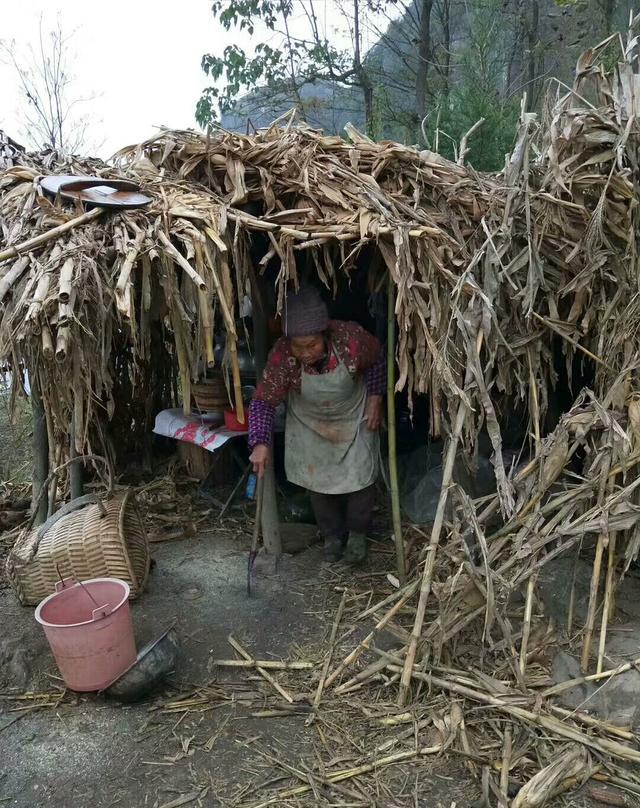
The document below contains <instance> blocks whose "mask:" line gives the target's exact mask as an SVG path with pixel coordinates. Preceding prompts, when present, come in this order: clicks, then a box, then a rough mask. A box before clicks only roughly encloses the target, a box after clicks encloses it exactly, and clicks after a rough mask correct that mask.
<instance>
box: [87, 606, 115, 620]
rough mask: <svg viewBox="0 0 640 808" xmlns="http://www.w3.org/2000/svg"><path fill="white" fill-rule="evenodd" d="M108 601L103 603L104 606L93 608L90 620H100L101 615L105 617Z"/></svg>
mask: <svg viewBox="0 0 640 808" xmlns="http://www.w3.org/2000/svg"><path fill="white" fill-rule="evenodd" d="M109 605H110V604H108V603H105V604H104V606H98V608H97V609H94V610H93V612H92V615H91V619H92V620H100V619H101V618H103V617H107V616H108V615H107V609H108V608H109ZM109 614H111V612H109Z"/></svg>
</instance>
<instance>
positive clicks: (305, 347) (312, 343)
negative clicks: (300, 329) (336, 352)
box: [291, 334, 326, 365]
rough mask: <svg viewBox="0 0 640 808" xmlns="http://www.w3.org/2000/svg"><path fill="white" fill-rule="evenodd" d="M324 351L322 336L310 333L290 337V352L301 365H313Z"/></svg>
mask: <svg viewBox="0 0 640 808" xmlns="http://www.w3.org/2000/svg"><path fill="white" fill-rule="evenodd" d="M325 352H326V347H325V344H324V336H323V335H322V334H311V335H310V336H308V337H291V353H292V354H293V355H294V356H295V358H296V359H297V360H298V361H299V362H302V364H303V365H315V363H316V362H319V361H320V360H321V359H322V357H323V356H324V354H325Z"/></svg>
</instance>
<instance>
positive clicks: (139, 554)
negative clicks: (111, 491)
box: [7, 491, 151, 606]
mask: <svg viewBox="0 0 640 808" xmlns="http://www.w3.org/2000/svg"><path fill="white" fill-rule="evenodd" d="M82 499H89V498H82ZM92 499H93V500H94V502H93V504H85V505H84V507H82V509H81V510H75V511H73V512H71V513H66V514H60V513H58V514H55V515H54V517H52V519H50V520H48V521H47V522H45V523H44V525H42V526H41V527H39V528H34V529H32V530H26V531H25V532H24V533H23V534H22V535H21V536H20V538H19V539H18V540H17V542H16V543H15V545H14V547H13V549H12V550H11V552H10V553H9V558H8V560H7V576H8V578H9V581H10V582H11V585H12V586H13V588H14V590H15V592H16V594H17V596H18V598H19V600H20V602H21V603H22V604H23V605H26V606H34V605H36V604H38V603H39V602H40V601H41V600H42V599H43V598H45V597H46V596H47V595H50V594H51V593H52V592H54V591H55V586H56V582H57V581H59V580H60V578H70V577H72V578H75V579H77V580H79V581H84V580H87V579H90V578H120V579H121V580H123V581H126V582H127V583H128V584H129V586H130V587H131V595H130V597H131V598H136V597H137V596H138V595H139V594H140V593H141V592H142V589H143V588H144V585H145V583H146V580H147V576H148V575H149V567H150V561H151V559H150V555H149V544H148V542H147V535H146V532H145V529H144V523H143V521H142V517H141V516H140V512H139V510H138V508H137V506H136V501H135V498H134V496H133V492H131V491H128V492H127V493H126V494H124V496H116V497H113V498H111V499H108V500H107V501H106V502H101V501H95V500H96V498H95V497H92ZM78 502H79V501H78ZM73 504H74V503H70V505H71V506H73Z"/></svg>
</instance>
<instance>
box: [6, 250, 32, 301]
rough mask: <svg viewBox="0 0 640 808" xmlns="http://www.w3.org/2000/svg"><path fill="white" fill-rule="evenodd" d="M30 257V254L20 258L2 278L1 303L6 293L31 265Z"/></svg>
mask: <svg viewBox="0 0 640 808" xmlns="http://www.w3.org/2000/svg"><path fill="white" fill-rule="evenodd" d="M29 263H30V259H29V256H28V255H24V256H23V257H22V258H19V259H18V260H17V261H16V262H15V264H14V265H13V266H12V267H11V269H10V270H8V272H5V274H4V275H3V276H2V277H1V278H0V303H2V301H3V300H4V297H5V295H6V294H7V292H8V291H9V290H10V289H11V287H12V286H13V284H14V283H17V281H19V280H20V278H21V276H22V275H23V274H24V271H25V269H26V268H27V267H28V266H29Z"/></svg>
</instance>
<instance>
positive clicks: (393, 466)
mask: <svg viewBox="0 0 640 808" xmlns="http://www.w3.org/2000/svg"><path fill="white" fill-rule="evenodd" d="M395 291H396V289H395V284H394V282H393V277H392V275H391V273H390V272H389V284H388V287H387V429H388V442H389V487H390V488H391V513H392V515H393V538H394V541H395V544H396V569H397V571H398V579H399V580H400V583H401V584H404V582H405V581H406V578H407V570H406V557H405V549H404V539H403V536H402V519H401V516H400V491H399V488H398V457H397V442H396V400H395V388H396V379H395V376H396V355H395V354H396V351H395V342H396V318H395V297H396V294H395Z"/></svg>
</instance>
